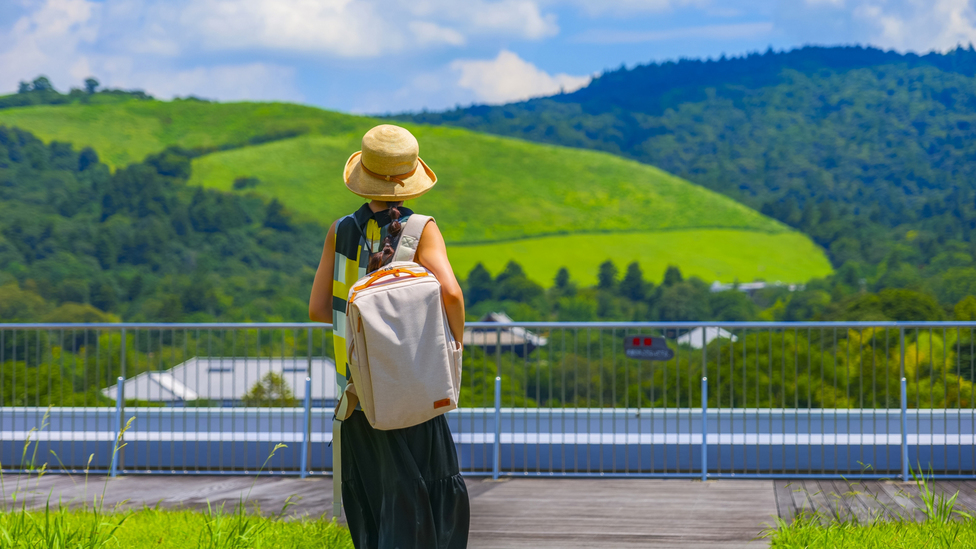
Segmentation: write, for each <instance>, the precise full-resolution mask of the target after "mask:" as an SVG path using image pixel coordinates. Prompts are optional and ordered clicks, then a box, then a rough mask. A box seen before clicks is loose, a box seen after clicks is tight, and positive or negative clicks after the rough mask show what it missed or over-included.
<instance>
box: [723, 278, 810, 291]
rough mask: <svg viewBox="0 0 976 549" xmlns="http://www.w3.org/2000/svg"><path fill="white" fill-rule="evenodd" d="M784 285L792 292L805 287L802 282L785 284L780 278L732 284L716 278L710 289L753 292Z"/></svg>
mask: <svg viewBox="0 0 976 549" xmlns="http://www.w3.org/2000/svg"><path fill="white" fill-rule="evenodd" d="M782 287H785V288H786V289H788V290H789V291H791V292H795V291H797V290H802V289H803V285H802V284H784V283H783V282H780V281H778V280H777V281H776V282H739V283H735V282H733V283H731V284H722V283H721V282H719V281H717V280H716V281H715V282H712V286H711V288H710V289H711V290H712V292H724V291H726V290H739V291H740V292H745V293H747V294H752V293H754V292H756V291H758V290H762V289H764V288H782Z"/></svg>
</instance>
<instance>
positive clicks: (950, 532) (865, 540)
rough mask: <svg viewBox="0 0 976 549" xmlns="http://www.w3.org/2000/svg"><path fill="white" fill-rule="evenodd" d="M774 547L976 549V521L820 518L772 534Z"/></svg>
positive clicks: (771, 544)
mask: <svg viewBox="0 0 976 549" xmlns="http://www.w3.org/2000/svg"><path fill="white" fill-rule="evenodd" d="M769 538H770V545H769V546H770V547H776V548H781V549H794V548H795V549H800V548H804V549H806V548H811V549H812V548H823V549H919V548H925V549H937V548H939V549H941V548H945V549H951V548H957V547H976V521H974V520H973V519H964V520H962V521H951V522H948V523H938V522H932V521H925V522H908V521H897V522H880V521H879V522H872V523H868V524H861V523H857V522H854V521H846V522H831V523H829V524H827V525H824V524H823V523H822V522H821V521H820V520H819V519H818V518H817V517H807V518H803V519H799V520H797V521H794V522H793V523H792V524H790V525H788V526H784V527H783V528H781V529H779V530H776V531H775V532H773V533H771V535H770V536H769Z"/></svg>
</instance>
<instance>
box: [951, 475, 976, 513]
mask: <svg viewBox="0 0 976 549" xmlns="http://www.w3.org/2000/svg"><path fill="white" fill-rule="evenodd" d="M952 485H953V487H954V488H955V490H958V491H959V497H958V498H957V499H956V503H957V504H958V507H959V508H960V509H961V510H963V511H966V512H967V513H970V514H972V513H976V481H972V480H954V481H952Z"/></svg>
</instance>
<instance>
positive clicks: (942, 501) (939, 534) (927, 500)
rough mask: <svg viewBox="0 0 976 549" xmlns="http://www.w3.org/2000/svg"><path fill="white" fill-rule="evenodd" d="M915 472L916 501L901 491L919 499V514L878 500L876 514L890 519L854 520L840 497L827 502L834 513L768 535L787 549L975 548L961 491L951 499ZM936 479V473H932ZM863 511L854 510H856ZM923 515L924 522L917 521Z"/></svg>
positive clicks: (780, 525)
mask: <svg viewBox="0 0 976 549" xmlns="http://www.w3.org/2000/svg"><path fill="white" fill-rule="evenodd" d="M921 470H922V469H921V465H919V469H918V471H916V470H915V469H914V468H913V469H912V478H913V479H914V482H915V485H916V487H917V488H918V494H917V496H915V495H912V494H909V493H908V492H905V491H900V492H901V495H902V496H903V497H907V498H915V497H917V498H918V501H917V502H916V503H917V504H918V505H917V511H916V510H910V509H908V508H907V507H904V506H901V505H897V506H892V505H891V504H890V503H884V502H882V501H881V500H879V499H878V498H876V497H873V496H870V495H865V494H861V497H871V498H873V499H874V500H875V504H874V505H873V506H872V508H873V509H875V510H878V509H883V510H884V511H885V513H886V514H887V515H889V517H888V518H889V519H890V520H885V518H884V517H882V516H880V515H875V518H870V519H864V518H861V519H859V518H858V517H857V515H852V514H851V512H850V510H849V508H848V507H847V505H846V504H845V503H843V502H841V501H839V500H840V497H839V496H836V495H835V496H834V497H833V498H831V499H828V500H827V501H828V507H829V508H830V510H829V512H818V513H807V514H803V515H800V516H799V517H797V518H796V519H795V520H794V521H793V522H791V523H787V522H786V521H784V520H782V519H777V520H776V527H775V528H769V529H767V530H766V531H764V532H763V537H765V538H768V539H769V540H770V547H777V548H783V549H801V548H804V549H805V548H815V547H816V548H820V547H822V548H824V549H828V548H829V549H833V548H838V549H901V548H904V549H910V548H911V549H914V548H921V547H924V548H932V549H935V548H939V549H942V548H944V549H952V548H955V547H976V518H974V516H973V515H972V514H970V513H969V512H967V510H962V509H957V507H956V499H957V498H958V497H959V492H958V491H956V492H955V493H954V494H953V495H951V496H950V495H949V494H948V493H947V492H946V491H942V490H937V489H935V487H934V486H933V485H932V484H931V482H930V481H929V480H927V479H926V477H925V476H923V475H922V474H921ZM929 475H930V476H931V471H929ZM857 507H860V506H859V505H856V504H855V505H854V506H852V508H857ZM918 515H921V517H922V518H923V520H916V518H917V516H918Z"/></svg>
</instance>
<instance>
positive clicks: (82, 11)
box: [0, 0, 97, 90]
mask: <svg viewBox="0 0 976 549" xmlns="http://www.w3.org/2000/svg"><path fill="white" fill-rule="evenodd" d="M96 12H97V6H96V5H94V4H93V3H91V2H88V1H86V0H48V1H47V2H44V3H43V4H41V5H40V6H38V7H37V8H36V9H35V10H33V11H31V12H29V13H28V14H26V15H24V16H23V17H21V18H19V19H18V20H17V21H16V22H15V23H14V24H13V26H12V28H11V29H10V31H9V32H8V35H7V36H3V37H0V38H2V39H3V40H2V42H0V44H2V43H6V44H7V47H6V48H5V49H0V67H2V68H3V70H2V71H0V89H8V90H9V89H13V88H15V87H16V85H17V81H18V80H20V79H24V78H27V76H26V75H28V74H29V75H35V74H37V73H38V71H39V70H41V71H43V70H45V69H47V68H48V67H50V69H54V70H50V69H47V70H49V72H51V73H52V74H49V76H51V77H54V76H62V75H64V76H74V75H75V74H77V73H79V72H81V71H84V70H86V68H87V66H88V64H89V60H88V58H87V56H85V55H84V54H83V53H82V54H80V55H79V50H81V49H82V48H83V46H84V45H86V44H89V43H91V42H93V41H94V40H95V38H96V36H97V27H96Z"/></svg>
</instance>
